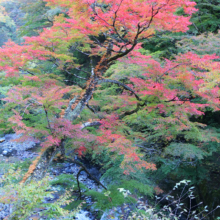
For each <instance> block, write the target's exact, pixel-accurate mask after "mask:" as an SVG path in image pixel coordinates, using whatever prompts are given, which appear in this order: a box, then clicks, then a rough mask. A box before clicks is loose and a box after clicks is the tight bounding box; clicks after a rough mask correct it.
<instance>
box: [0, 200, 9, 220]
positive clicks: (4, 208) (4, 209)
mask: <svg viewBox="0 0 220 220" xmlns="http://www.w3.org/2000/svg"><path fill="white" fill-rule="evenodd" d="M9 214H10V205H9V204H3V203H0V220H3V219H4V218H5V217H6V216H8V215H9Z"/></svg>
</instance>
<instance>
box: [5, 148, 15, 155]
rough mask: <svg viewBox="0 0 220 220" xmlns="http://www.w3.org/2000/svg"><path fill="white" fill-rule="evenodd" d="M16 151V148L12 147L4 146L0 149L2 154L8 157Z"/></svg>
mask: <svg viewBox="0 0 220 220" xmlns="http://www.w3.org/2000/svg"><path fill="white" fill-rule="evenodd" d="M16 153H17V150H15V149H13V148H8V149H7V148H6V149H4V150H3V151H2V155H3V156H5V157H10V156H13V155H15V154H16Z"/></svg>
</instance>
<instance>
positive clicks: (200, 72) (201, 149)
mask: <svg viewBox="0 0 220 220" xmlns="http://www.w3.org/2000/svg"><path fill="white" fill-rule="evenodd" d="M0 5H1V7H0V19H1V23H0V25H1V26H0V32H1V33H4V38H3V39H2V42H0V44H1V45H2V46H1V48H0V71H1V72H0V74H1V81H0V108H1V113H0V129H1V130H0V132H1V134H2V136H3V137H4V136H5V135H6V134H9V133H16V134H17V135H18V138H17V139H16V141H17V142H21V143H24V142H25V141H32V142H34V143H36V145H37V146H38V153H37V154H38V156H37V157H35V158H34V159H32V160H31V159H30V160H29V165H28V168H27V169H26V170H25V172H23V171H22V172H21V170H20V169H18V166H17V167H16V168H15V167H14V166H12V167H13V168H12V170H13V171H10V172H11V173H10V174H8V173H6V174H5V175H6V176H7V175H8V176H9V177H7V178H9V179H10V178H12V179H13V178H14V177H16V179H17V182H16V184H15V183H14V182H13V180H12V181H11V182H10V181H8V180H7V181H5V182H4V180H3V185H4V187H2V188H3V190H4V189H5V196H4V198H3V199H2V200H1V199H0V202H3V203H9V204H14V205H13V206H14V210H13V212H12V213H11V215H10V216H9V219H27V218H28V217H30V216H31V215H32V214H33V213H34V212H36V208H38V206H37V205H39V206H41V205H42V200H43V198H44V197H45V196H46V194H47V193H46V192H47V188H48V187H49V188H50V184H52V185H53V184H54V185H56V184H58V185H59V184H60V185H62V186H63V187H64V188H65V190H64V192H63V194H62V196H63V197H62V199H61V201H59V200H57V201H58V202H57V204H56V205H55V203H54V204H53V205H54V206H53V207H49V208H48V207H47V208H45V210H46V211H45V213H44V216H46V217H48V219H51V217H54V216H61V217H64V216H67V215H69V216H70V217H69V219H72V216H74V215H75V214H76V213H75V212H77V209H80V208H82V207H83V205H82V204H83V201H84V200H85V197H84V196H85V195H86V196H88V197H91V198H92V199H93V206H94V207H96V209H97V210H99V214H98V215H97V216H100V213H102V212H104V211H106V210H108V211H109V210H112V209H113V207H121V206H122V205H123V204H124V203H127V204H133V206H132V207H133V209H132V210H131V211H130V212H129V213H128V216H127V218H125V219H138V218H140V219H150V218H147V217H146V216H147V215H149V213H148V211H146V210H145V211H146V212H145V213H142V212H143V210H142V211H141V212H140V213H139V214H138V211H137V210H136V209H135V208H134V207H135V205H134V204H137V203H138V201H139V198H140V197H141V196H145V197H146V198H151V199H150V200H152V201H153V195H154V194H157V193H162V192H163V191H165V193H167V191H168V190H169V189H170V188H172V187H171V185H172V184H174V183H176V182H178V181H181V180H183V179H185V180H188V179H190V180H191V183H190V184H192V185H194V186H195V188H196V197H197V201H196V202H197V203H196V206H197V205H198V204H199V201H202V202H203V203H204V207H206V205H207V206H209V205H210V204H212V207H211V209H212V210H214V209H215V207H216V206H217V205H219V202H220V201H219V198H220V196H216V195H219V194H220V191H219V189H218V187H217V186H218V183H219V180H218V181H216V182H215V184H213V186H212V190H211V191H209V190H207V188H206V187H207V186H208V184H209V183H210V182H212V181H213V180H216V176H215V175H217V177H218V175H219V142H220V139H219V138H220V137H219V110H220V109H219V108H220V100H219V94H220V90H219V83H220V71H219V70H220V62H219V61H220V57H219V55H220V53H219V33H220V32H219V24H218V22H219V18H218V17H219V15H218V11H219V7H220V1H211V2H210V1H208V2H207V1H205V0H199V1H195V2H194V1H189V0H113V1H112V0H111V1H110V0H56V1H54V0H34V1H31V0H19V1H16V2H14V1H0ZM0 147H1V146H0ZM57 161H58V162H57ZM60 161H61V162H60ZM67 161H68V162H69V163H73V164H77V166H79V167H80V170H79V172H78V174H77V175H76V176H75V177H74V176H73V175H72V176H68V175H67V174H62V175H63V176H62V175H60V176H59V178H58V179H59V180H57V179H53V180H52V183H50V181H49V179H50V177H51V176H50V171H49V167H53V166H56V165H57V164H59V163H63V164H65V163H66V162H67ZM88 163H89V164H90V165H88ZM0 164H1V162H0ZM86 164H87V165H86ZM89 166H97V167H98V168H99V172H100V175H101V176H102V177H101V180H100V178H96V177H94V176H93V175H92V174H91V173H90V170H89V168H88V167H89ZM90 168H91V167H90ZM82 171H84V172H86V173H87V174H88V177H89V178H92V179H93V180H94V181H95V182H96V184H97V185H100V187H101V188H103V191H102V192H100V191H95V190H90V189H87V190H85V189H84V190H82V186H80V184H81V183H80V181H79V176H80V173H81V172H82ZM12 173H13V174H12ZM11 175H12V177H11ZM13 175H14V177H13ZM16 175H17V176H16ZM65 175H66V176H65ZM48 176H49V177H48ZM62 178H63V179H62ZM54 181H55V182H56V181H58V182H56V183H54ZM65 182H66V184H64V183H65ZM181 183H184V184H186V185H188V184H189V182H187V181H183V182H181ZM68 184H69V185H68ZM71 184H72V185H74V186H75V188H77V186H78V188H77V190H78V191H77V190H76V189H75V188H74V187H71ZM30 186H32V188H34V187H36V188H37V186H42V187H39V188H40V189H39V190H41V191H40V192H39V194H40V195H42V196H41V199H39V200H37V202H36V204H35V205H33V206H30V205H29V204H30V202H27V201H29V200H28V199H27V198H26V197H25V193H24V194H23V191H25V190H26V192H27V195H26V196H27V197H28V196H30V194H31V192H32V191H31V190H32V188H28V187H30ZM43 186H44V187H43ZM7 187H8V188H7ZM83 187H85V188H86V186H83ZM36 188H34V189H36ZM9 189H13V190H12V191H10V190H9ZM117 189H122V190H117ZM184 189H185V188H184ZM124 190H125V191H124ZM126 190H127V191H126ZM75 191H77V192H75ZM14 192H19V193H18V195H17V196H16V197H14V196H12V194H11V193H14ZM128 192H129V200H128V201H127V200H126V199H127V194H126V193H128ZM189 192H190V190H189ZM83 193H84V194H85V195H83ZM215 193H216V195H214V194H215ZM122 194H123V196H122ZM209 194H210V195H211V198H208V199H207V200H206V199H205V198H207V195H209ZM0 195H1V193H0ZM125 195H126V196H125ZM184 195H185V194H184ZM187 195H188V194H187ZM189 195H191V194H189ZM31 197H33V198H34V197H35V195H32V196H31ZM213 197H214V198H213ZM70 198H71V199H70ZM189 199H190V201H191V200H192V199H194V198H192V196H189ZM73 200H74V201H73ZM125 200H126V201H125ZM20 201H23V205H24V206H25V207H27V208H26V211H25V212H24V213H20V212H19V210H20V209H21V206H20V205H19V202H20ZM152 201H151V202H152ZM102 202H103V204H104V205H103V204H102ZM178 202H179V203H178V204H180V199H179V201H178ZM64 203H65V204H66V206H63V204H64ZM72 203H73V204H74V208H72V207H73V206H71V208H70V207H69V204H72ZM31 204H34V201H32V200H31ZM61 204H62V205H61ZM152 204H153V202H152ZM171 204H172V202H171ZM60 205H61V206H60ZM184 205H185V206H186V210H188V212H187V211H186V213H188V214H186V213H185V215H186V216H188V217H187V218H186V219H205V218H206V216H207V215H204V213H203V211H202V212H200V211H201V209H197V213H196V214H195V213H193V212H192V209H191V208H192V207H191V202H190V207H189V204H187V203H184ZM187 206H188V207H187ZM61 207H62V208H61ZM82 209H83V208H82ZM173 209H174V208H173V207H172V209H171V208H170V211H168V209H167V210H165V211H162V212H159V216H160V217H158V218H155V219H162V216H166V218H167V219H179V218H181V216H182V215H184V214H182V212H180V211H173ZM205 209H206V208H205ZM55 210H56V211H55ZM174 210H179V207H177V206H176V208H175V209H174ZM139 211H140V210H139ZM183 212H184V211H183ZM147 213H148V214H147ZM155 213H157V211H156V210H154V211H153V212H152V213H151V214H152V216H153V215H154V214H155ZM169 213H170V215H169ZM198 213H200V214H198ZM197 214H198V216H197ZM129 215H130V217H129ZM132 215H133V216H136V217H132ZM113 216H114V214H113ZM115 216H116V211H115ZM137 216H139V217H137ZM143 216H145V217H146V218H145V217H143ZM210 216H211V217H210V218H212V217H214V212H211V214H210ZM61 217H58V219H61ZM97 219H103V218H101V217H97ZM106 219H108V218H106ZM120 219H124V217H123V218H120Z"/></svg>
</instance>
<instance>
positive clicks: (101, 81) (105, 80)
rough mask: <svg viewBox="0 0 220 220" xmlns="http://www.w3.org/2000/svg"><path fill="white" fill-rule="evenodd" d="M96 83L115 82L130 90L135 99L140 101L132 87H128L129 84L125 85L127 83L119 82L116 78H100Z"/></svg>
mask: <svg viewBox="0 0 220 220" xmlns="http://www.w3.org/2000/svg"><path fill="white" fill-rule="evenodd" d="M98 83H99V84H101V83H114V84H117V85H119V86H122V87H123V88H124V89H126V90H128V91H130V92H131V93H132V94H133V95H134V96H135V97H136V99H137V100H138V101H141V98H140V97H139V96H138V95H137V94H136V92H135V91H134V90H133V89H132V88H130V87H129V86H127V85H125V84H124V83H121V82H119V81H117V80H112V79H100V80H99V81H98Z"/></svg>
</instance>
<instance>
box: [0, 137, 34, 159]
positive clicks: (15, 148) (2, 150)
mask: <svg viewBox="0 0 220 220" xmlns="http://www.w3.org/2000/svg"><path fill="white" fill-rule="evenodd" d="M19 137H21V135H16V134H6V135H5V136H4V138H3V139H4V141H2V142H1V141H0V154H2V155H3V156H6V157H10V156H14V155H16V154H17V155H23V156H24V152H25V151H27V150H29V149H31V148H34V147H35V146H36V144H37V142H36V141H34V140H33V138H30V140H27V141H24V142H16V141H14V140H15V139H17V138H19ZM0 140H1V139H0ZM27 157H28V158H29V155H27Z"/></svg>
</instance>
